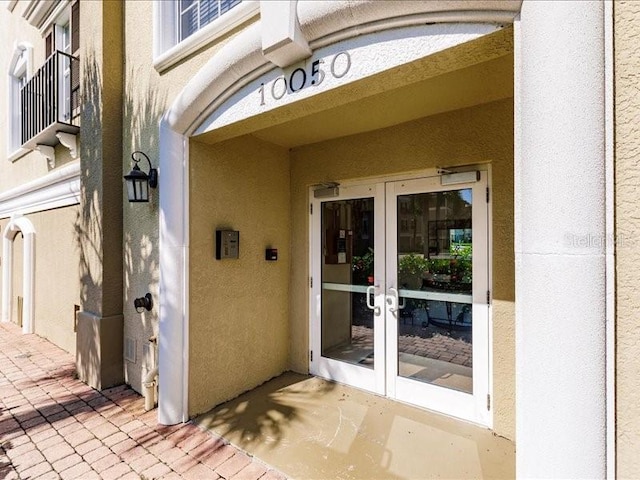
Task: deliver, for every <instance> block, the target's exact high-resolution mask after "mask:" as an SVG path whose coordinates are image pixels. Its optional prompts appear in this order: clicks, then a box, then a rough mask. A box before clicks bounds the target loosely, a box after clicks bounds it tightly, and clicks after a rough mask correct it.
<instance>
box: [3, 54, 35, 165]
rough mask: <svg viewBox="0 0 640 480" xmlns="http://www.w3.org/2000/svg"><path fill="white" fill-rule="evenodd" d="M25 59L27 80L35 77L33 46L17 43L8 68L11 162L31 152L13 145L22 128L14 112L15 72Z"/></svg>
mask: <svg viewBox="0 0 640 480" xmlns="http://www.w3.org/2000/svg"><path fill="white" fill-rule="evenodd" d="M21 58H23V61H24V62H25V63H26V65H25V73H26V77H27V80H29V79H30V78H31V76H32V75H33V45H31V44H30V43H28V42H20V43H18V42H16V43H15V44H14V47H13V54H12V55H11V60H10V62H9V68H8V76H9V78H8V83H9V88H8V89H7V105H8V106H9V108H8V109H7V126H8V128H7V158H8V160H9V161H10V162H15V161H16V160H18V159H19V158H21V157H23V156H24V155H26V154H27V153H29V150H27V149H25V148H22V147H21V146H18V147H17V148H16V146H15V145H14V143H13V135H14V132H15V129H16V128H20V126H19V125H18V126H16V125H15V122H14V120H15V115H14V111H13V105H14V104H15V103H14V101H15V99H14V95H15V94H16V91H15V78H16V77H15V75H14V74H15V71H16V67H17V64H18V62H19V61H20V59H21Z"/></svg>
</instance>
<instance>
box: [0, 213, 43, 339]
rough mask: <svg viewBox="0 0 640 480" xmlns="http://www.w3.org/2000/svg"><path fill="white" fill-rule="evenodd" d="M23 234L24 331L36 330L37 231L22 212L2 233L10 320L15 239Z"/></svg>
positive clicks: (7, 317)
mask: <svg viewBox="0 0 640 480" xmlns="http://www.w3.org/2000/svg"><path fill="white" fill-rule="evenodd" d="M20 232H21V233H22V235H23V237H24V246H23V249H24V258H23V270H24V271H23V276H22V282H23V283H22V293H23V295H24V303H23V309H22V333H33V331H34V323H35V322H34V318H35V312H34V306H35V285H36V278H35V253H36V230H35V228H34V226H33V223H31V221H30V220H29V219H28V218H26V217H23V216H22V215H14V216H12V217H11V220H10V221H9V223H8V224H7V226H6V227H5V229H4V231H3V232H2V321H3V322H8V321H9V320H10V318H11V317H10V316H11V306H12V301H13V299H12V294H13V292H12V290H13V288H12V275H13V240H14V238H15V236H16V235H17V234H18V233H20Z"/></svg>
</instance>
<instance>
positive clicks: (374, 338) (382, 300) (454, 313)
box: [310, 172, 490, 425]
mask: <svg viewBox="0 0 640 480" xmlns="http://www.w3.org/2000/svg"><path fill="white" fill-rule="evenodd" d="M474 173H476V172H474ZM470 177H471V178H472V179H473V181H465V183H459V184H455V185H443V183H442V180H441V177H439V176H436V177H426V178H417V179H409V180H403V181H390V182H380V183H376V184H372V185H355V186H340V195H339V196H337V197H334V198H331V199H326V200H325V199H314V200H313V202H312V209H311V211H312V221H311V230H310V235H311V239H312V242H311V246H310V248H311V252H312V253H311V265H310V267H311V272H312V274H311V277H312V278H311V280H312V281H311V301H310V317H311V352H310V353H311V355H310V357H311V358H310V371H311V373H313V374H315V375H320V376H322V377H325V378H329V379H332V380H336V381H339V382H343V383H347V384H349V385H353V386H356V387H358V388H363V389H366V390H369V391H372V392H376V393H379V394H382V395H387V396H389V397H392V398H397V399H399V400H401V401H404V402H408V403H412V404H415V405H419V406H422V407H426V408H429V409H432V410H436V411H440V412H443V413H446V414H449V415H453V416H457V417H460V418H465V419H468V420H471V421H475V422H478V423H483V424H485V425H488V424H489V419H490V415H489V414H488V408H487V403H488V402H487V395H488V393H489V336H488V332H489V306H488V303H487V292H488V285H489V265H488V223H487V218H488V202H487V201H486V200H485V199H486V185H487V183H486V172H477V174H475V175H474V174H472V175H471V176H470ZM465 178H467V179H468V178H469V176H467V177H465ZM314 211H315V212H316V213H315V214H314V213H313V212H314Z"/></svg>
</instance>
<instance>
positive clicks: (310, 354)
mask: <svg viewBox="0 0 640 480" xmlns="http://www.w3.org/2000/svg"><path fill="white" fill-rule="evenodd" d="M309 358H310V359H311V361H312V362H313V350H311V351H310V352H309Z"/></svg>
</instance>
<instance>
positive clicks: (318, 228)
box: [309, 182, 386, 395]
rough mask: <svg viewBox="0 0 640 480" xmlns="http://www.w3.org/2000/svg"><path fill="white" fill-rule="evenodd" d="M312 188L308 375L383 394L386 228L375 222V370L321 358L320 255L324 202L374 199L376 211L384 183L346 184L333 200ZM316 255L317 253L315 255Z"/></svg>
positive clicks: (382, 195)
mask: <svg viewBox="0 0 640 480" xmlns="http://www.w3.org/2000/svg"><path fill="white" fill-rule="evenodd" d="M313 190H314V189H313V188H311V189H310V190H309V194H310V195H309V196H310V199H311V202H310V205H311V209H310V215H311V218H310V221H309V239H310V242H309V249H310V250H309V271H310V272H312V274H311V275H312V276H311V278H312V279H313V280H312V285H311V297H310V299H309V319H310V320H311V319H315V321H311V322H310V325H309V327H310V328H309V346H310V352H312V353H310V355H309V372H310V373H311V374H313V375H317V376H319V377H323V378H331V379H333V380H336V381H338V382H341V383H348V384H349V385H351V386H354V387H356V388H361V389H363V390H368V391H370V392H375V393H378V394H380V395H384V394H385V391H386V385H385V378H386V376H385V358H384V346H385V324H384V314H383V312H384V301H385V291H386V288H385V284H384V281H385V280H384V279H385V271H384V268H385V258H384V251H385V243H384V242H385V237H384V234H385V228H384V223H383V222H380V221H377V220H376V221H375V222H374V237H375V242H376V243H375V248H374V255H375V257H374V277H375V278H376V284H375V285H374V300H373V305H374V307H375V309H376V310H375V311H376V312H379V314H374V315H373V320H374V328H373V332H374V351H375V352H376V355H375V357H374V368H373V369H369V368H366V367H363V366H358V365H352V364H348V363H345V362H341V361H337V360H332V359H330V358H326V357H323V356H322V338H321V329H322V320H321V304H322V288H323V285H322V274H321V271H322V267H321V260H322V255H321V254H320V252H321V249H322V243H321V242H322V240H321V239H322V203H323V202H326V201H339V200H343V199H344V200H347V199H357V198H368V197H372V198H373V199H374V209H384V184H383V183H380V182H373V183H370V184H354V183H352V184H347V185H344V186H341V187H340V195H338V196H336V197H331V198H325V199H319V198H314V195H313ZM314 253H315V254H314Z"/></svg>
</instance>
